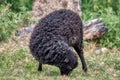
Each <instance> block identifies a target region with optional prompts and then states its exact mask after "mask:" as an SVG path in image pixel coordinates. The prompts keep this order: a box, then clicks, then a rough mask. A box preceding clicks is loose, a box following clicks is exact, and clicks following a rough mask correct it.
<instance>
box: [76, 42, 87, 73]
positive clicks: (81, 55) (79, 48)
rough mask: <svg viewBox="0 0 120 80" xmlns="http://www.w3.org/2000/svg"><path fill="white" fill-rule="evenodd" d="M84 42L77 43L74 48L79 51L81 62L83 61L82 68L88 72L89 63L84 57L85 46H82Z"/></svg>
mask: <svg viewBox="0 0 120 80" xmlns="http://www.w3.org/2000/svg"><path fill="white" fill-rule="evenodd" d="M81 45H82V44H80V43H79V44H77V45H75V46H74V49H75V50H76V52H77V53H78V55H79V57H80V60H81V63H82V69H83V70H84V71H85V72H86V71H87V65H86V62H85V59H84V54H83V47H82V46H81Z"/></svg>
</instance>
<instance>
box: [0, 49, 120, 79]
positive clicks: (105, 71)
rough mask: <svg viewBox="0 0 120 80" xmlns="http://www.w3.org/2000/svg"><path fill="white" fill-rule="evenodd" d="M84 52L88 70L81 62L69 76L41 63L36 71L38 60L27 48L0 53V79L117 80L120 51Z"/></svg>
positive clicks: (119, 69) (118, 76) (119, 73)
mask: <svg viewBox="0 0 120 80" xmlns="http://www.w3.org/2000/svg"><path fill="white" fill-rule="evenodd" d="M86 55H89V54H85V58H86V62H87V65H88V72H87V73H85V72H83V71H82V69H81V63H80V61H79V65H78V67H77V68H76V69H74V70H73V72H72V73H71V75H70V76H60V72H59V69H58V68H57V67H55V66H50V65H43V70H42V71H41V72H38V71H37V68H38V62H37V61H36V60H34V58H33V57H32V56H31V54H30V53H29V51H28V49H23V48H20V49H17V50H13V51H12V52H9V51H5V52H1V53H0V80H16V79H19V80H46V79H51V80H61V79H62V80H79V79H80V80H119V79H120V53H119V52H109V53H106V54H101V55H95V54H93V55H89V56H86Z"/></svg>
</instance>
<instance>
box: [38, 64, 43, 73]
mask: <svg viewBox="0 0 120 80" xmlns="http://www.w3.org/2000/svg"><path fill="white" fill-rule="evenodd" d="M38 71H42V64H41V63H40V62H39V66H38Z"/></svg>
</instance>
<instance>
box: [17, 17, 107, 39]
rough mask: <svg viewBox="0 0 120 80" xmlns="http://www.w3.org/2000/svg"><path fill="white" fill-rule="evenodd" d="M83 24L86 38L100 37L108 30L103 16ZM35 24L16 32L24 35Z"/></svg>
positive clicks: (21, 35) (30, 30)
mask: <svg viewBox="0 0 120 80" xmlns="http://www.w3.org/2000/svg"><path fill="white" fill-rule="evenodd" d="M83 25H84V26H83V38H84V40H89V39H96V38H100V37H101V36H103V34H105V33H106V32H107V31H108V28H107V26H105V25H104V23H103V22H102V19H101V18H98V19H93V20H90V21H87V22H84V23H83ZM34 26H35V24H31V25H30V26H29V27H26V28H22V29H19V30H18V31H17V33H16V34H17V36H19V37H24V36H25V35H27V34H28V33H31V32H32V31H33V28H34Z"/></svg>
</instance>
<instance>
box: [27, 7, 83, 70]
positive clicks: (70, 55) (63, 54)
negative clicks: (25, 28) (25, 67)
mask: <svg viewBox="0 0 120 80" xmlns="http://www.w3.org/2000/svg"><path fill="white" fill-rule="evenodd" d="M82 34H83V32H82V21H81V19H80V17H79V15H78V14H77V13H75V12H73V11H71V10H67V9H61V10H56V11H54V12H52V13H50V14H48V15H47V16H45V17H44V18H42V19H41V20H40V21H39V22H38V24H37V25H36V27H35V28H34V31H33V33H32V35H31V39H30V45H29V47H30V51H31V53H32V55H33V56H34V57H35V59H36V60H38V61H39V62H41V63H42V64H50V65H55V66H57V67H59V68H64V67H67V68H70V69H73V68H75V67H76V66H77V64H78V58H77V56H76V54H75V53H74V52H73V51H72V50H71V48H70V47H72V46H75V45H76V44H77V43H79V42H81V48H82Z"/></svg>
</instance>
